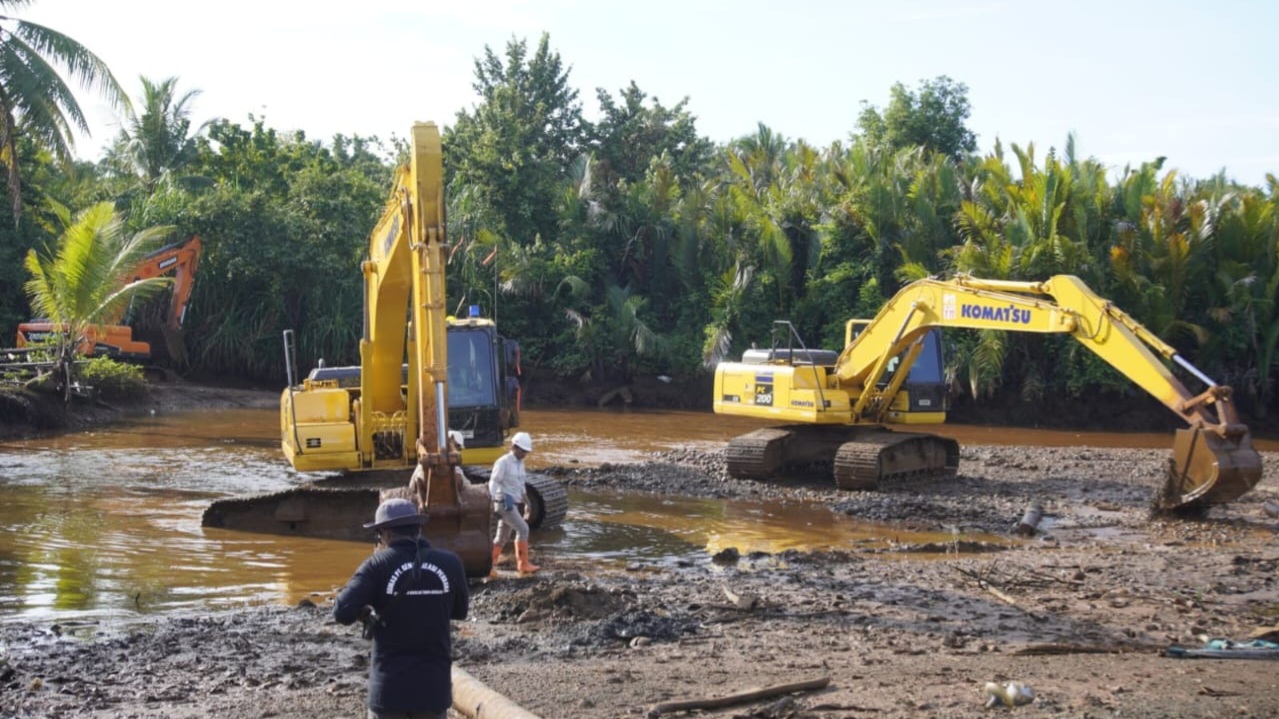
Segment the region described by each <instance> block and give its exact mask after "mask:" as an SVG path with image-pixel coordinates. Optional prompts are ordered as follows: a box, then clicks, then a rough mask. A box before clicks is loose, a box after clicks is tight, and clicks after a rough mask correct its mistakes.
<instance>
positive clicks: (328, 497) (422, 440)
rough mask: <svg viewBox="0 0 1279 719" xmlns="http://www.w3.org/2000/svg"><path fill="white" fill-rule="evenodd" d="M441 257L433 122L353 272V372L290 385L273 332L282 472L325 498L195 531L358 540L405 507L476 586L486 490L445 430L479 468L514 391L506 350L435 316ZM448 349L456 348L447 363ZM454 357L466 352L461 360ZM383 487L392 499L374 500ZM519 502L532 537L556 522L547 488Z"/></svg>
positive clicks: (249, 504) (221, 506)
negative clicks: (464, 466)
mask: <svg viewBox="0 0 1279 719" xmlns="http://www.w3.org/2000/svg"><path fill="white" fill-rule="evenodd" d="M446 249H447V245H446V242H445V235H444V184H443V166H442V162H441V144H440V135H439V131H438V129H437V128H436V126H435V125H434V124H433V123H418V124H415V125H414V126H413V131H412V146H411V155H410V161H409V163H408V164H407V165H405V166H402V167H401V168H399V170H398V171H397V173H396V178H395V183H394V186H393V188H392V191H391V197H390V199H389V200H388V202H387V207H386V210H385V212H384V213H383V215H382V217H381V219H380V220H379V222H378V224H377V226H376V227H375V228H374V230H373V232H372V234H371V235H370V238H369V248H368V259H367V260H365V261H364V263H363V264H362V266H361V269H362V272H363V276H364V289H365V297H364V310H365V318H364V336H363V337H362V339H361V340H360V366H359V367H355V368H317V369H316V370H314V371H313V372H312V373H311V374H310V376H309V377H308V378H306V379H305V380H303V381H302V382H301V383H300V384H295V383H294V375H295V372H294V370H293V352H292V337H291V333H289V332H286V333H285V354H286V364H287V365H288V366H289V386H288V387H287V388H286V389H285V390H284V392H283V394H282V395H281V399H280V430H281V432H280V434H281V447H282V449H283V451H284V454H285V456H286V457H287V458H288V459H289V462H290V464H292V465H293V467H294V468H295V469H299V470H303V471H338V472H342V473H343V476H341V477H338V478H337V480H338V481H336V482H333V483H330V484H336V485H338V486H324V487H320V486H305V487H299V488H295V489H291V490H287V491H285V492H280V493H278V494H274V495H270V496H266V497H251V498H245V499H229V500H221V501H219V502H215V503H214V504H213V505H212V506H210V507H209V509H208V510H206V511H205V514H204V524H205V526H216V527H225V528H230V529H239V530H246V531H258V532H272V533H286V534H298V535H305V536H319V537H330V538H339V539H367V532H366V531H364V530H363V529H362V528H361V524H362V523H363V522H366V521H368V518H369V517H371V516H373V512H374V510H375V509H376V507H377V505H378V503H379V501H381V500H382V499H383V498H385V497H387V496H392V495H394V496H405V497H408V498H411V499H414V500H415V501H417V502H418V504H419V506H421V507H422V509H423V511H425V512H426V513H427V514H428V515H429V516H430V521H429V522H427V524H426V525H425V527H424V531H425V533H426V536H427V537H428V538H430V539H431V540H432V542H434V543H435V544H437V545H439V546H442V547H444V548H447V549H450V550H452V551H454V552H456V553H457V554H458V555H459V556H460V557H461V558H462V562H463V565H464V566H465V567H466V571H467V574H468V575H470V576H485V575H487V574H488V572H489V569H490V565H491V562H492V553H491V551H490V550H491V547H492V536H493V535H492V531H491V530H492V529H493V527H492V516H493V512H492V507H491V504H490V502H489V498H488V492H487V490H486V488H484V487H483V486H477V485H473V484H471V483H470V482H468V481H466V480H465V479H464V478H463V476H462V472H461V471H460V465H461V462H462V456H461V451H460V449H461V448H460V447H458V446H457V444H456V443H455V442H454V441H452V440H451V439H450V435H449V430H450V429H453V430H454V431H456V432H457V433H458V434H460V435H461V436H463V437H464V438H466V442H465V443H466V445H467V446H468V449H467V450H465V451H468V452H472V453H473V454H472V458H473V461H480V460H481V459H487V460H488V461H492V459H491V458H492V457H494V456H495V455H496V454H497V452H498V451H499V450H500V449H501V445H502V438H503V433H504V430H505V429H507V428H509V427H511V426H514V425H515V424H516V423H517V420H516V419H515V413H514V411H513V409H512V408H511V407H509V406H508V403H509V401H510V400H512V399H516V401H517V398H513V397H512V395H513V394H515V393H517V392H518V390H516V389H515V388H514V387H511V386H509V384H507V383H506V382H504V381H499V378H501V379H502V380H504V379H505V378H506V377H508V376H509V375H510V372H509V370H510V369H511V358H510V354H511V353H512V351H516V352H517V350H513V343H510V342H508V341H506V340H504V339H502V338H501V337H499V336H498V335H497V334H496V328H495V326H494V325H493V323H492V321H490V320H484V319H481V318H478V317H473V318H468V319H465V320H456V319H454V318H451V317H448V316H447V310H446V305H445V276H444V266H445V261H446V260H445V250H446ZM450 345H456V347H455V348H453V352H454V353H455V354H457V355H458V356H457V357H456V359H455V358H454V357H451V356H450ZM458 348H465V349H466V350H467V351H466V354H465V356H462V353H460V352H458V351H457V350H458ZM450 361H454V365H456V366H454V365H450ZM516 361H517V360H516ZM463 362H465V364H463ZM454 370H466V372H465V373H459V372H458V371H454ZM464 374H470V375H472V376H471V377H468V378H467V380H468V381H471V382H473V383H478V385H477V386H482V387H487V389H483V388H481V389H478V390H472V385H468V386H467V389H466V391H467V392H468V394H467V395H466V396H467V397H470V399H468V400H467V402H469V403H470V404H468V405H467V406H466V407H465V408H454V409H455V410H457V411H453V412H451V411H450V404H449V396H450V377H451V376H452V377H454V378H459V379H457V381H459V382H461V381H462V380H461V379H460V378H461V377H462V376H463V375H464ZM458 391H459V392H462V388H461V386H459V388H458ZM459 398H462V396H461V395H460V394H459ZM463 410H465V411H463ZM489 415H492V417H489ZM451 423H452V426H451ZM479 452H485V455H484V456H483V457H480V456H479V455H478V454H476V453H479ZM415 467H420V470H421V471H420V472H418V473H417V475H419V476H418V477H417V478H416V479H415V480H414V481H413V482H412V483H409V481H408V472H407V471H406V470H409V469H413V468H415ZM388 484H389V485H391V486H392V487H393V489H391V490H389V491H379V490H380V489H382V488H384V487H386V486H387V485H388ZM529 495H530V501H531V502H533V503H534V504H535V507H532V508H530V509H531V510H532V511H531V512H530V514H531V515H532V516H531V517H530V520H531V522H530V523H531V524H532V525H533V526H552V525H553V524H554V523H558V521H559V520H560V519H562V518H563V517H564V514H565V512H566V510H567V495H566V493H565V491H564V489H563V487H561V486H560V485H558V484H557V483H555V482H554V480H551V479H549V478H540V477H537V478H533V479H531V480H530V486H529Z"/></svg>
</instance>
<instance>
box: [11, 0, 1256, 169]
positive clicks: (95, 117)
mask: <svg viewBox="0 0 1279 719" xmlns="http://www.w3.org/2000/svg"><path fill="white" fill-rule="evenodd" d="M1277 8H1279V3H1273V2H1269V1H1268V0H1215V1H1214V2H1204V1H1201V2H1193V1H1191V0H1109V1H1108V2H1103V1H1099V0H1075V1H1074V2H1061V1H1060V0H1058V1H1056V2H1037V1H1034V0H1007V1H1001V0H991V1H988V2H987V1H982V0H973V1H968V0H955V1H953V2H947V1H945V0H896V1H883V2H861V1H858V0H834V1H831V2H819V1H817V0H811V1H809V0H788V1H785V2H767V1H765V0H734V1H732V2H711V1H710V0H679V1H678V2H672V1H670V0H648V1H646V2H625V3H620V2H612V1H611V0H449V1H445V0H364V1H363V2H359V3H338V2H330V1H328V0H311V1H309V2H293V1H290V0H258V1H256V2H249V1H248V0H219V2H203V3H194V2H188V1H184V0H114V1H112V2H105V1H104V0H35V2H34V3H33V4H32V5H31V6H30V7H27V8H19V9H18V10H16V11H13V12H12V14H13V15H15V16H17V17H21V18H22V19H25V20H30V21H32V22H39V23H42V24H46V25H48V26H50V27H52V28H54V29H56V30H59V31H61V32H63V33H66V34H67V35H69V36H71V37H73V38H75V39H76V40H77V41H79V42H80V43H82V44H84V45H85V46H87V47H88V48H89V49H90V50H92V51H93V52H94V53H96V54H97V55H98V56H99V57H100V58H102V60H104V61H105V62H106V63H107V64H108V65H109V66H110V67H111V69H112V71H113V72H114V73H115V76H116V78H117V79H118V80H119V81H120V83H121V84H122V85H123V86H124V87H125V89H126V90H127V91H128V93H129V95H130V96H131V97H135V98H136V97H138V96H139V95H140V94H141V83H140V81H139V79H138V78H139V77H140V76H146V77H147V78H149V79H152V80H155V81H159V80H162V79H164V78H167V77H173V76H176V77H177V78H178V87H179V90H180V91H186V90H192V89H196V90H200V91H201V94H200V95H199V97H197V98H196V100H195V102H194V105H193V108H194V112H193V119H195V120H196V121H197V122H200V121H203V120H205V119H209V118H212V117H225V118H228V119H230V120H231V121H233V122H237V123H240V124H243V125H247V124H248V123H249V116H250V115H253V116H256V117H260V118H263V119H264V120H265V122H266V124H267V125H268V126H269V127H273V128H276V129H279V130H295V129H296V130H303V131H305V132H306V134H307V136H308V137H310V138H312V139H322V140H328V139H329V138H330V137H332V135H334V134H335V133H342V134H347V135H351V134H359V135H365V136H369V135H376V136H379V137H382V138H384V139H386V138H389V137H390V136H392V135H393V134H394V135H399V136H401V137H403V136H405V135H406V134H407V132H408V128H409V126H410V125H411V124H412V123H413V122H414V121H416V120H434V121H436V122H438V123H440V124H441V125H450V124H452V122H453V119H454V117H455V116H456V114H457V112H458V111H459V110H463V109H469V108H471V107H473V106H474V105H475V104H476V102H478V98H477V96H476V95H475V92H474V90H473V88H472V83H473V82H474V62H475V59H476V58H477V57H479V56H482V55H483V53H484V48H485V46H488V47H491V48H493V49H494V50H495V51H496V52H498V53H499V54H502V53H503V52H504V51H505V48H506V45H507V43H508V42H509V41H510V40H511V39H513V38H514V39H523V40H527V41H528V44H529V46H530V50H532V49H533V48H535V47H536V45H537V42H538V40H539V38H540V37H541V35H542V33H543V32H546V33H549V36H550V43H551V48H552V50H554V51H555V52H558V53H559V54H560V57H561V59H562V60H563V61H564V63H565V65H566V66H568V67H569V68H571V72H570V75H569V81H570V83H571V84H572V85H573V86H574V87H576V88H577V89H578V91H579V93H580V99H581V101H582V104H583V106H584V108H585V109H586V111H587V115H588V117H594V116H595V112H596V110H597V102H596V98H595V95H596V93H595V91H596V88H604V89H605V90H608V91H609V92H610V93H612V94H613V95H614V96H616V95H617V94H618V93H619V91H620V90H621V89H622V88H624V87H626V86H627V85H628V84H629V83H631V82H632V81H634V82H635V83H636V84H637V85H638V86H639V88H640V89H641V90H643V91H644V92H646V93H648V94H649V95H650V96H651V97H652V96H655V97H657V98H658V99H660V100H661V102H662V103H663V104H664V105H666V106H667V107H670V106H672V105H674V104H675V103H677V102H678V101H679V100H681V99H682V98H685V97H687V98H688V100H689V104H688V109H689V111H690V112H691V113H692V114H693V115H694V116H695V117H696V118H697V127H698V130H699V132H700V133H701V134H703V135H705V136H707V137H710V138H711V139H712V140H714V141H716V142H726V141H728V140H731V139H733V138H735V137H739V136H742V135H748V134H752V133H753V132H754V131H755V129H756V126H757V124H758V123H761V122H762V123H764V124H765V125H768V126H769V127H770V128H771V129H772V130H774V131H775V132H778V133H781V134H782V135H783V136H785V137H787V138H789V139H799V138H803V139H805V140H807V141H809V142H810V143H813V144H816V145H818V146H825V145H827V144H828V143H830V142H832V141H834V140H841V139H844V138H846V137H847V136H848V134H849V133H850V132H851V131H852V130H853V129H854V128H855V125H856V120H857V116H858V113H859V112H860V108H861V105H860V103H861V102H862V101H867V102H870V103H871V104H873V105H876V106H879V107H883V106H885V105H886V104H887V102H888V99H889V90H890V88H891V87H892V85H893V83H895V82H902V83H903V84H905V85H906V86H908V87H911V88H914V87H916V86H917V85H918V84H919V82H920V81H921V80H924V79H930V78H934V77H936V76H938V75H948V76H950V77H951V78H953V79H954V80H956V81H958V82H962V83H964V84H966V85H967V86H968V88H969V94H968V96H969V100H970V102H971V104H972V116H971V117H970V118H969V123H968V124H969V127H970V128H971V129H972V130H973V131H975V132H976V133H977V136H978V143H979V147H980V149H981V150H982V151H986V150H989V149H990V148H991V147H992V146H993V144H994V142H995V139H996V138H999V139H1001V140H1002V141H1003V142H1004V144H1005V146H1007V145H1008V144H1009V143H1017V144H1020V145H1022V146H1025V145H1026V144H1028V143H1031V142H1033V143H1034V144H1035V146H1036V149H1037V157H1038V158H1042V157H1043V154H1044V153H1045V152H1046V151H1047V150H1048V148H1049V147H1052V146H1055V147H1057V148H1058V149H1061V148H1063V147H1064V145H1065V142H1066V136H1067V134H1068V133H1070V132H1072V131H1073V132H1074V133H1075V134H1076V145H1077V152H1078V153H1079V154H1080V155H1083V156H1092V157H1096V158H1098V159H1100V160H1102V161H1103V162H1105V163H1106V164H1107V165H1108V166H1110V167H1112V169H1114V170H1115V171H1118V170H1121V169H1122V168H1123V167H1124V166H1125V165H1127V164H1132V165H1133V166H1136V165H1138V164H1140V163H1141V162H1143V161H1147V160H1151V159H1154V158H1155V157H1157V156H1160V155H1164V156H1167V158H1168V160H1167V164H1166V165H1165V168H1177V169H1178V170H1179V171H1180V172H1181V174H1183V175H1188V176H1191V177H1206V176H1208V175H1212V174H1215V173H1216V172H1218V171H1219V170H1221V169H1223V168H1224V169H1225V170H1226V172H1227V174H1228V175H1229V176H1230V177H1232V178H1234V179H1236V180H1239V181H1241V182H1245V183H1248V184H1253V185H1259V184H1261V183H1263V182H1264V178H1265V174H1266V173H1267V172H1271V173H1275V172H1279V72H1276V71H1275V68H1276V67H1277V66H1279V61H1277V60H1276V54H1275V52H1274V50H1266V48H1267V47H1273V46H1274V43H1275V41H1274V33H1275V28H1277V27H1279V9H1277ZM79 97H80V100H81V104H82V107H83V108H84V110H85V112H86V114H87V115H89V119H90V122H91V123H92V126H93V127H92V131H93V135H92V137H91V138H81V139H80V140H78V142H77V154H79V155H80V156H81V157H82V158H84V159H97V158H98V157H99V156H100V154H101V148H102V147H103V145H104V144H105V143H106V142H107V141H108V140H109V139H110V138H111V137H112V136H114V135H115V134H116V133H117V132H118V131H119V127H120V124H119V119H118V118H117V117H116V116H115V115H113V114H112V113H111V112H110V111H109V110H107V109H106V107H105V106H104V105H103V104H102V102H101V101H100V99H99V98H98V97H97V96H95V95H92V94H89V93H84V92H81V93H80V95H79Z"/></svg>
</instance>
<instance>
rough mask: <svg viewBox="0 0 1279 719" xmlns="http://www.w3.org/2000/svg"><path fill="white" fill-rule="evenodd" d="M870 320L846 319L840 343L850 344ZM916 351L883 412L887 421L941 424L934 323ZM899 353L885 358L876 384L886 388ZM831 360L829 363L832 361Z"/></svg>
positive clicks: (942, 391) (942, 371)
mask: <svg viewBox="0 0 1279 719" xmlns="http://www.w3.org/2000/svg"><path fill="white" fill-rule="evenodd" d="M868 324H870V320H861V319H857V320H849V321H848V324H847V325H846V327H845V332H844V335H845V337H844V344H845V345H850V344H852V343H853V340H854V339H855V338H856V337H857V333H858V332H860V331H861V329H862V328H863V327H865V326H866V325H868ZM918 341H919V343H920V344H921V347H920V350H919V354H918V355H916V356H915V361H914V362H912V363H910V364H908V365H906V378H905V380H904V381H903V382H902V384H901V388H900V389H899V390H898V391H897V393H896V394H895V395H893V397H892V401H891V403H890V404H889V407H888V413H887V414H886V415H885V421H886V422H888V423H890V424H942V423H944V422H945V421H946V409H947V406H946V394H947V391H948V388H947V385H946V365H945V357H944V356H943V354H942V334H941V330H940V329H938V328H936V327H934V328H933V329H931V330H929V331H928V332H925V333H924V334H923V335H922V336H921V337H920V338H919V340H918ZM902 360H903V356H902V355H897V356H896V357H893V358H892V359H890V360H889V361H888V366H887V369H886V370H885V372H884V378H883V379H881V380H880V381H879V387H880V388H881V389H886V388H887V387H888V385H889V383H890V382H891V381H892V379H893V377H894V375H896V373H897V370H898V369H900V368H902V366H903V365H902ZM832 364H833V363H832Z"/></svg>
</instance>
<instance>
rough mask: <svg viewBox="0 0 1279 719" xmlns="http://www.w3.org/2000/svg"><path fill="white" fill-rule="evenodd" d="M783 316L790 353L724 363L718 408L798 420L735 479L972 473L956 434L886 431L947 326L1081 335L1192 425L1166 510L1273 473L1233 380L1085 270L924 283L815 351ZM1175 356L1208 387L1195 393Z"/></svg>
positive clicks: (735, 457)
mask: <svg viewBox="0 0 1279 719" xmlns="http://www.w3.org/2000/svg"><path fill="white" fill-rule="evenodd" d="M781 324H782V325H784V326H785V327H786V328H787V337H788V339H787V341H786V342H785V344H786V345H787V346H786V347H781V346H780V345H781V344H782V343H780V342H779V343H775V346H774V347H773V348H771V349H769V350H751V351H748V352H747V354H746V355H745V356H744V357H743V361H741V362H723V363H720V364H719V366H718V367H716V370H715V385H714V393H715V394H714V409H715V412H716V413H719V414H729V415H742V416H747V417H759V418H763V419H773V420H779V421H783V422H791V423H792V424H787V425H782V426H776V427H769V428H764V429H759V430H756V431H754V432H750V433H748V434H745V435H742V436H740V437H736V438H734V439H733V440H732V441H730V443H729V445H728V447H727V450H726V458H727V463H728V470H729V473H730V474H732V475H733V476H735V477H739V478H758V479H762V478H769V477H772V476H775V475H779V474H785V473H788V472H791V471H796V470H802V469H809V470H811V468H813V467H821V468H824V467H825V466H826V465H829V466H830V467H831V468H832V472H833V474H834V478H835V482H836V484H837V485H838V486H839V487H841V488H844V489H873V488H875V487H876V486H878V485H879V484H880V483H883V482H889V481H893V480H896V479H900V478H904V477H909V476H912V475H924V474H931V475H936V474H951V475H953V474H954V473H955V472H957V471H958V468H959V444H958V443H957V442H956V441H955V440H953V439H950V438H946V437H939V436H936V435H932V434H925V433H916V432H899V431H893V430H890V429H888V428H887V427H885V426H884V425H885V423H886V422H889V421H891V420H892V418H893V416H894V415H893V413H894V412H897V413H901V412H905V411H908V410H909V408H908V407H906V406H904V405H903V404H902V402H901V401H900V397H899V395H900V394H901V393H902V387H903V385H904V383H905V382H906V381H907V378H908V376H909V370H910V368H911V366H912V365H913V364H914V362H915V361H916V359H917V358H918V357H919V355H920V352H921V351H923V350H924V349H925V346H926V343H925V341H924V340H925V338H926V337H927V336H928V335H929V333H930V332H933V331H935V330H936V329H937V328H946V327H961V328H970V329H980V330H998V331H1005V332H1036V333H1044V334H1049V333H1054V334H1068V335H1070V336H1071V337H1073V338H1074V339H1075V340H1077V341H1078V342H1080V343H1081V344H1083V345H1084V346H1085V347H1087V348H1088V349H1089V350H1091V351H1092V352H1094V353H1096V354H1097V355H1098V356H1099V357H1101V358H1102V359H1103V360H1105V361H1106V362H1107V363H1109V364H1110V365H1111V366H1112V367H1114V368H1115V369H1117V370H1118V371H1119V372H1121V373H1123V374H1124V376H1126V377H1128V378H1129V379H1130V380H1132V381H1133V382H1135V383H1136V384H1137V385H1138V386H1140V387H1141V388H1142V389H1144V390H1145V391H1146V392H1148V393H1149V394H1150V395H1152V396H1153V397H1155V398H1156V399H1158V400H1159V401H1160V402H1162V403H1163V404H1164V406H1166V407H1167V408H1168V409H1169V410H1171V411H1172V412H1173V413H1175V414H1176V415H1177V416H1179V417H1180V418H1181V419H1182V420H1184V421H1185V422H1186V424H1187V427H1186V428H1184V429H1179V430H1177V432H1176V437H1175V439H1174V443H1173V453H1172V458H1171V460H1170V462H1169V469H1168V477H1167V482H1166V485H1165V486H1164V487H1163V488H1162V489H1161V492H1160V494H1159V496H1158V502H1157V503H1158V504H1159V505H1160V506H1161V508H1162V509H1167V510H1173V509H1189V508H1198V507H1204V506H1209V505H1214V504H1221V503H1224V502H1228V501H1231V500H1233V499H1235V498H1237V497H1239V496H1241V495H1243V494H1244V493H1246V492H1248V491H1249V490H1251V489H1252V488H1253V487H1254V486H1256V484H1257V482H1258V481H1259V480H1260V479H1261V456H1260V455H1259V454H1258V453H1257V451H1256V450H1255V449H1254V448H1253V446H1252V438H1251V435H1250V433H1249V431H1248V428H1247V427H1246V426H1245V425H1244V424H1242V423H1241V422H1240V421H1239V417H1238V413H1237V410H1236V407H1235V404H1234V401H1233V398H1232V396H1231V389H1230V387H1227V386H1224V385H1218V384H1217V383H1215V382H1213V381H1212V380H1211V379H1209V378H1208V377H1207V376H1206V375H1205V374H1204V373H1203V372H1201V371H1199V370H1198V369H1197V368H1195V367H1194V366H1193V365H1192V364H1191V363H1190V362H1188V361H1187V360H1186V359H1185V358H1183V357H1182V356H1181V355H1179V354H1178V353H1177V351H1176V349H1174V348H1173V347H1171V346H1170V345H1168V344H1167V343H1165V342H1163V341H1162V340H1160V339H1159V338H1158V337H1156V336H1155V335H1154V334H1152V333H1151V332H1150V331H1149V330H1147V329H1146V328H1145V327H1143V326H1142V325H1141V324H1139V323H1138V322H1137V321H1136V320H1134V319H1133V318H1132V317H1130V316H1128V315H1127V314H1125V313H1124V312H1123V311H1122V310H1120V309H1119V308H1117V307H1115V306H1114V305H1113V304H1111V303H1110V302H1109V301H1108V300H1105V299H1103V298H1101V297H1099V296H1097V295H1096V294H1094V293H1093V292H1092V290H1090V289H1089V288H1088V287H1087V286H1086V285H1085V284H1084V283H1083V282H1082V281H1081V280H1080V279H1079V278H1077V277H1074V276H1070V275H1057V276H1054V277H1052V278H1050V279H1048V280H1045V281H1043V282H1017V281H1006V280H986V279H978V278H976V277H971V276H968V275H959V276H956V277H954V278H951V279H924V280H919V281H916V282H914V283H911V284H909V285H907V286H906V287H905V288H903V289H902V290H901V291H900V292H898V293H897V295H896V296H894V297H893V298H892V299H891V300H890V301H889V302H888V303H887V304H886V305H885V306H884V307H883V308H882V309H881V310H880V312H879V314H878V315H876V316H875V318H874V319H872V320H870V321H869V322H866V323H863V324H862V325H861V326H860V327H858V328H856V329H857V330H858V331H856V334H855V336H854V329H855V328H854V327H853V325H852V323H850V325H849V329H848V332H847V341H846V346H845V347H844V349H843V351H842V352H839V353H835V352H833V351H825V350H818V349H813V350H809V349H808V348H806V347H804V346H803V343H802V342H801V341H799V339H798V335H797V333H796V332H795V331H794V328H793V327H790V325H789V323H786V322H783V323H781ZM1161 358H1162V359H1161ZM1164 360H1167V362H1168V363H1171V364H1172V365H1176V366H1178V367H1180V368H1181V369H1183V370H1184V371H1186V372H1188V373H1189V374H1190V375H1193V376H1194V377H1195V378H1196V379H1197V380H1198V381H1199V382H1201V383H1203V384H1204V385H1206V389H1205V390H1204V391H1203V392H1201V393H1199V394H1193V393H1191V392H1190V391H1189V390H1188V389H1187V388H1186V386H1185V385H1184V384H1182V382H1181V381H1180V380H1178V379H1177V378H1176V377H1174V376H1173V374H1172V372H1171V369H1170V367H1169V365H1168V364H1166V363H1165V361H1164ZM890 365H895V367H893V371H892V372H889V368H890Z"/></svg>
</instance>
